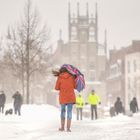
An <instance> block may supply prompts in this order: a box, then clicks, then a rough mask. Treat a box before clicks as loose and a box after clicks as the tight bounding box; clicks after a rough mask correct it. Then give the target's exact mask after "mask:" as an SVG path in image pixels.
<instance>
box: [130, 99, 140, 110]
mask: <svg viewBox="0 0 140 140" xmlns="http://www.w3.org/2000/svg"><path fill="white" fill-rule="evenodd" d="M138 110H139V108H138V103H137V99H136V97H134V98H133V99H132V101H131V102H130V111H131V112H132V113H136V112H138Z"/></svg>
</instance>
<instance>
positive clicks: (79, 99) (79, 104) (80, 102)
mask: <svg viewBox="0 0 140 140" xmlns="http://www.w3.org/2000/svg"><path fill="white" fill-rule="evenodd" d="M83 106H84V99H83V97H82V95H81V94H79V95H78V96H77V97H76V112H77V120H79V119H80V120H82V116H83Z"/></svg>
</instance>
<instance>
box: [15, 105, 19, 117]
mask: <svg viewBox="0 0 140 140" xmlns="http://www.w3.org/2000/svg"><path fill="white" fill-rule="evenodd" d="M20 110H21V106H14V112H15V114H17V113H18V115H19V116H20V115H21V112H20Z"/></svg>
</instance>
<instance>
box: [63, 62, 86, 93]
mask: <svg viewBox="0 0 140 140" xmlns="http://www.w3.org/2000/svg"><path fill="white" fill-rule="evenodd" d="M62 67H64V68H66V69H67V70H68V71H69V73H71V74H72V75H75V76H76V79H75V80H76V89H77V91H78V92H80V91H82V90H83V89H84V88H85V80H84V75H83V74H82V73H81V72H80V71H79V70H78V69H77V68H76V67H74V66H72V65H70V64H64V65H62ZM62 67H61V68H62Z"/></svg>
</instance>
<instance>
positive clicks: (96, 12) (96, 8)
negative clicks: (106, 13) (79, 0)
mask: <svg viewBox="0 0 140 140" xmlns="http://www.w3.org/2000/svg"><path fill="white" fill-rule="evenodd" d="M97 6H98V5H97V3H96V5H95V25H96V29H95V30H96V35H95V38H96V42H97V49H98V7H97Z"/></svg>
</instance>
